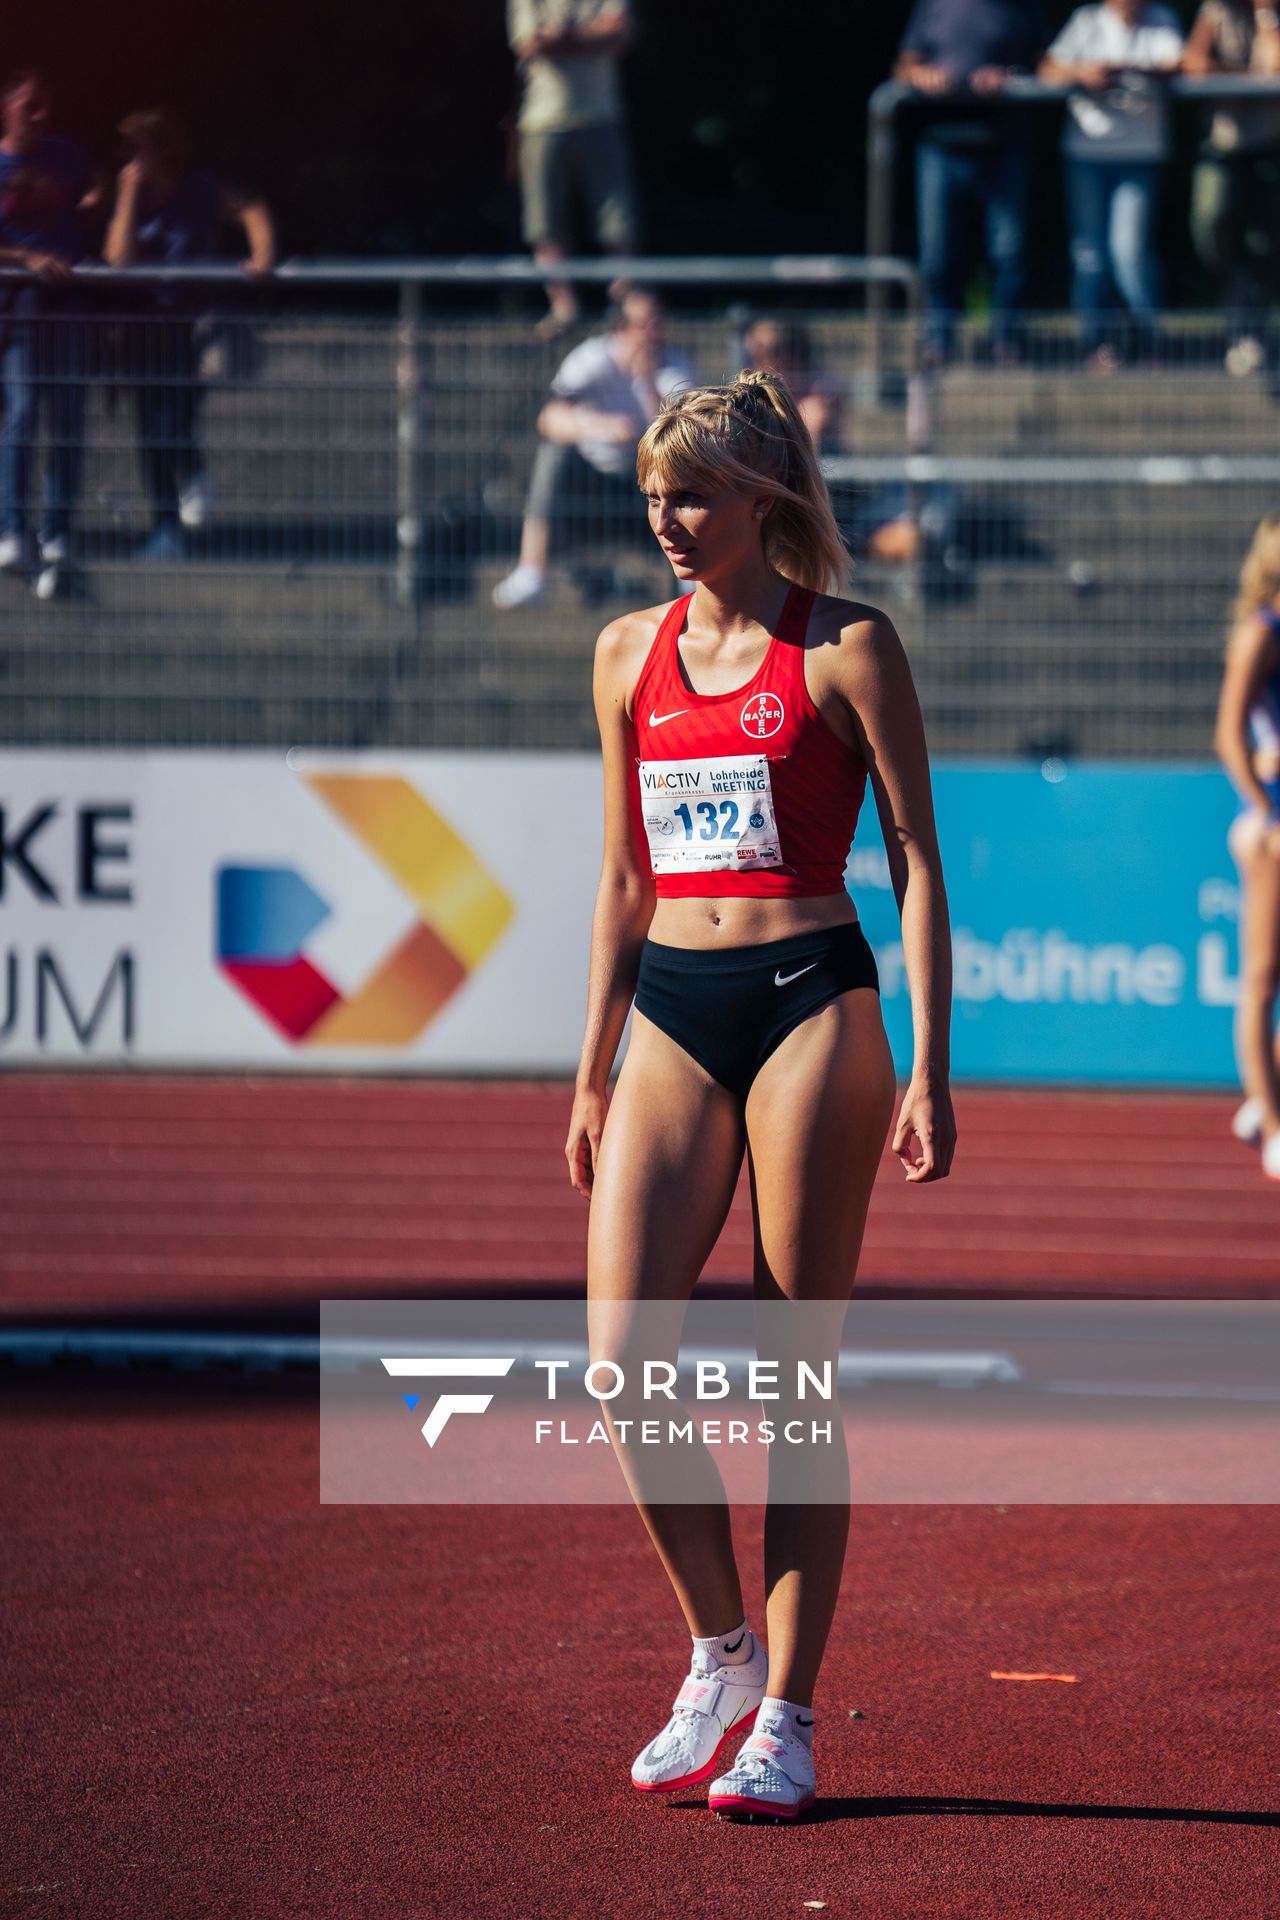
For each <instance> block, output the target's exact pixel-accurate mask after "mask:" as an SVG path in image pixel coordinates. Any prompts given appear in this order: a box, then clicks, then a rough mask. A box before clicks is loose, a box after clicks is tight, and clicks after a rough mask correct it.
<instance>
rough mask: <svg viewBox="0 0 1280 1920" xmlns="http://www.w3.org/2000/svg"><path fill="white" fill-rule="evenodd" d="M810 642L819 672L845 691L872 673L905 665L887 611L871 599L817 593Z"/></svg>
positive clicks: (892, 669)
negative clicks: (872, 602) (851, 598)
mask: <svg viewBox="0 0 1280 1920" xmlns="http://www.w3.org/2000/svg"><path fill="white" fill-rule="evenodd" d="M808 644H809V648H810V649H811V651H812V653H813V655H814V666H815V668H816V670H817V673H818V676H819V677H820V678H821V679H823V680H828V681H829V684H832V685H838V686H839V688H840V690H841V691H842V692H844V693H846V694H847V693H848V692H849V691H850V690H851V689H852V688H853V687H855V686H856V685H857V684H858V683H859V682H864V681H865V680H866V678H867V677H868V676H869V675H870V676H877V677H878V676H880V675H882V674H884V673H885V672H886V671H889V672H892V671H894V670H895V669H899V668H905V666H906V654H905V653H904V651H903V646H902V641H901V640H900V639H899V637H898V632H897V629H896V627H895V626H894V624H893V622H892V620H891V619H890V618H889V616H888V614H887V613H885V612H884V611H883V609H882V608H880V607H873V606H871V605H870V603H869V602H868V601H865V600H846V599H845V598H843V597H842V596H841V595H839V594H834V593H820V594H817V595H816V596H815V598H814V603H813V611H812V613H811V614H810V616H809V636H808Z"/></svg>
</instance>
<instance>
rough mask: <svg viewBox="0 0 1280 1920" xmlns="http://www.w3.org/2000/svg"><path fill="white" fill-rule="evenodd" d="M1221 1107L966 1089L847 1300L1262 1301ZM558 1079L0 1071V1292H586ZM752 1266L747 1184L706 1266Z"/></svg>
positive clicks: (234, 1300)
mask: <svg viewBox="0 0 1280 1920" xmlns="http://www.w3.org/2000/svg"><path fill="white" fill-rule="evenodd" d="M1234 1104H1235V1103H1234V1101H1232V1100H1231V1099H1229V1098H1226V1097H1223V1096H1205V1095H1185V1096H1149V1095H1135V1094H1091V1093H1059V1092H1036V1093H1024V1092H1006V1091H999V1092H992V1091H978V1090H968V1089H964V1090H962V1091H961V1092H960V1093H959V1094H958V1096H957V1113H958V1119H959V1125H960V1146H959V1150H958V1153H957V1156H956V1162H955V1166H954V1170H953V1172H952V1175H951V1178H950V1179H949V1180H947V1181H945V1182H942V1183H939V1184H938V1185H936V1186H931V1187H926V1188H917V1187H912V1186H909V1185H907V1184H906V1183H905V1181H904V1179H903V1177H902V1173H901V1169H900V1168H899V1166H898V1164H897V1162H896V1161H894V1160H893V1159H892V1158H891V1157H890V1156H888V1155H887V1154H886V1157H885V1161H884V1165H883V1167H882V1170H881V1175H880V1179H879V1182H878V1185H877V1188H876V1193H875V1198H874V1200H873V1203H872V1209H871V1216H870V1220H869V1223H868V1230H867V1238H866V1243H865V1246H864V1249H863V1256H862V1262H861V1267H860V1274H859V1284H860V1287H861V1289H862V1290H863V1292H865V1293H872V1294H873V1293H876V1292H884V1293H891V1294H926V1295H927V1294H933V1293H937V1292H940V1291H941V1292H949V1293H968V1294H987V1295H991V1296H999V1295H1002V1294H1009V1293H1023V1292H1028V1293H1033V1294H1037V1295H1044V1296H1049V1295H1053V1294H1063V1295H1065V1294H1077V1295H1080V1294H1090V1293H1093V1294H1108V1293H1127V1294H1135V1295H1152V1296H1155V1295H1163V1296H1166V1297H1176V1296H1179V1295H1182V1296H1195V1295H1206V1296H1208V1295H1212V1296H1215V1297H1220V1298H1241V1299H1244V1298H1260V1297H1270V1296H1274V1295H1275V1294H1276V1293H1277V1292H1280V1185H1276V1184H1274V1183H1270V1182H1268V1181H1266V1180H1265V1179H1264V1178H1263V1176H1262V1174H1261V1173H1260V1171H1259V1168H1258V1160H1257V1155H1256V1154H1254V1153H1252V1152H1250V1151H1248V1150H1246V1149H1244V1148H1242V1147H1240V1146H1239V1145H1238V1144H1237V1143H1236V1142H1235V1141H1234V1140H1232V1139H1231V1137H1230V1135H1229V1133H1228V1131H1227V1122H1228V1119H1229V1117H1230V1114H1231V1112H1232V1110H1233V1107H1234ZM568 1112H569V1089H568V1087H567V1086H566V1085H564V1084H563V1083H558V1082H545V1081H544V1082H485V1081H439V1080H417V1081H405V1080H381V1081H378V1080H368V1079H360V1080H345V1081H344V1080H332V1079H299V1078H290V1079H281V1078H275V1077H267V1078H259V1079H248V1078H243V1077H237V1078H226V1079H214V1078H198V1077H194V1076H188V1077H142V1076H120V1075H114V1074H113V1075H102V1076H98V1075H85V1074H79V1075H60V1074H48V1075H34V1074H28V1075H23V1074H14V1075H10V1076H8V1077H7V1078H5V1079H4V1080H3V1081H0V1207H2V1208H3V1216H4V1220H5V1234H4V1238H3V1243H2V1244H0V1311H3V1312H6V1313H8V1314H9V1315H11V1316H12V1315H23V1316H25V1317H27V1318H30V1317H33V1316H40V1315H41V1314H48V1313H50V1312H54V1313H57V1314H58V1315H68V1316H71V1315H75V1314H77V1313H82V1312H91V1311H98V1312H102V1311H105V1310H110V1309H134V1310H147V1311H149V1312H160V1313H164V1312H183V1313H186V1314H190V1313H193V1312H198V1311H199V1310H200V1309H201V1308H202V1307H207V1306H210V1305H215V1306H217V1307H218V1308H219V1309H220V1310H222V1311H223V1312H224V1313H228V1314H235V1313H238V1312H243V1311H248V1310H252V1311H254V1312H255V1313H257V1314H261V1313H262V1311H263V1310H264V1309H270V1308H273V1307H276V1306H280V1305H286V1306H288V1305H291V1306H292V1307H294V1308H295V1309H297V1308H302V1307H304V1306H309V1305H310V1304H311V1303H313V1302H314V1301H315V1300H316V1299H317V1298H320V1297H326V1296H331V1297H333V1296H341V1295H348V1294H359V1293H365V1294H373V1295H377V1294H380V1293H381V1294H396V1293H409V1294H413V1293H420V1292H427V1291H434V1292H437V1293H445V1294H447V1293H449V1292H450V1291H451V1290H454V1289H461V1288H468V1289H470V1288H478V1289H481V1290H483V1289H484V1287H485V1286H486V1284H487V1285H490V1286H498V1285H501V1286H503V1287H521V1288H523V1287H529V1288H532V1289H534V1290H538V1291H545V1290H546V1288H547V1287H548V1286H557V1287H560V1288H563V1289H568V1290H579V1289H581V1287H582V1284H583V1275H584V1248H585V1238H586V1203H585V1202H584V1201H583V1200H582V1198H581V1197H580V1196H579V1195H577V1194H576V1193H574V1192H573V1191H572V1189H571V1188H570V1186H569V1183H568V1177H567V1171H566V1167H565V1162H564V1158H563V1142H564V1134H565V1129H566V1126H567V1120H568ZM750 1270H751V1231H750V1214H749V1208H748V1203H747V1193H746V1183H745V1180H744V1182H743V1184H742V1187H741V1188H740V1190H739V1194H738V1197H737V1201H736V1202H735V1205H734V1209H733V1212H732V1214H731V1217H730V1219H729V1221H728V1223H727V1225H726V1227H725V1230H724V1233H723V1235H722V1236H721V1240H720V1243H719V1245H718V1247H717V1248H716V1251H715V1253H714V1255H713V1257H712V1259H711V1261H710V1263H709V1265H708V1268H707V1281H708V1283H709V1287H710V1288H717V1287H720V1288H739V1287H741V1286H742V1285H743V1283H744V1282H745V1280H746V1278H747V1276H749V1274H750Z"/></svg>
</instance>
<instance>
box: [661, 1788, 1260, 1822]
mask: <svg viewBox="0 0 1280 1920" xmlns="http://www.w3.org/2000/svg"><path fill="white" fill-rule="evenodd" d="M668 1804H669V1805H670V1807H671V1809H672V1811H673V1812H680V1813H702V1814H705V1813H706V1811H707V1803H706V1801H705V1800H675V1801H671V1802H669V1803H668ZM912 1813H915V1814H921V1813H940V1814H993V1813H1003V1814H1013V1815H1019V1814H1021V1815H1024V1816H1026V1817H1028V1818H1032V1819H1037V1820H1202V1821H1204V1822H1205V1823H1206V1825H1209V1826H1219V1827H1280V1813H1271V1812H1268V1813H1250V1812H1247V1811H1244V1812H1236V1811H1235V1810H1234V1809H1232V1808H1229V1807H1228V1808H1224V1807H1122V1806H1112V1805H1107V1804H1103V1805H1100V1806H1099V1805H1094V1804H1091V1803H1089V1802H1081V1803H1076V1802H1074V1801H1069V1800H964V1799H959V1798H956V1797H949V1796H947V1795H945V1794H942V1795H938V1796H936V1797H934V1796H929V1795H923V1794H921V1795H915V1796H910V1795H898V1794H882V1795H879V1796H876V1797H868V1798H866V1799H843V1800H837V1799H826V1800H821V1799H820V1800H817V1801H815V1802H814V1804H813V1806H811V1807H810V1808H809V1809H808V1811H807V1812H806V1813H802V1814H801V1815H800V1817H799V1818H798V1819H797V1820H796V1821H795V1823H794V1824H795V1825H796V1827H811V1826H814V1825H816V1823H817V1822H818V1821H820V1820H872V1819H881V1820H883V1819H892V1818H893V1817H894V1816H896V1815H900V1814H912ZM763 1824H764V1825H766V1826H775V1827H785V1826H790V1825H791V1824H792V1823H791V1822H790V1821H788V1820H774V1821H771V1820H769V1819H767V1818H766V1819H765V1820H764V1822H763Z"/></svg>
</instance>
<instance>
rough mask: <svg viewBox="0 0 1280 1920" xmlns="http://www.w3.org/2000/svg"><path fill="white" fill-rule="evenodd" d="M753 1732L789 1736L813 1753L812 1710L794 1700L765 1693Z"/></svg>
mask: <svg viewBox="0 0 1280 1920" xmlns="http://www.w3.org/2000/svg"><path fill="white" fill-rule="evenodd" d="M730 1637H731V1638H732V1636H730ZM755 1730H756V1732H757V1733H776V1734H789V1735H790V1736H791V1738H792V1739H794V1740H799V1741H800V1742H801V1743H802V1744H803V1745H804V1746H806V1747H808V1749H809V1751H810V1753H812V1752H813V1708H812V1707H801V1706H797V1704H796V1702H795V1701H794V1700H779V1699H778V1697H777V1695H776V1694H772V1693H766V1695H765V1697H764V1699H763V1700H762V1701H761V1702H760V1711H759V1713H758V1714H757V1715H756V1726H755Z"/></svg>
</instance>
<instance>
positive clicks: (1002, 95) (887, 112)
mask: <svg viewBox="0 0 1280 1920" xmlns="http://www.w3.org/2000/svg"><path fill="white" fill-rule="evenodd" d="M1161 87H1162V90H1163V91H1164V92H1167V94H1168V95H1169V96H1170V98H1172V99H1174V100H1190V101H1201V102H1208V101H1213V100H1259V99H1263V100H1265V99H1273V100H1280V77H1277V78H1275V79H1264V78H1259V77H1257V76H1253V75H1248V74H1244V75H1242V74H1231V73H1213V74H1182V73H1179V74H1171V75H1169V76H1168V77H1167V78H1165V79H1164V80H1162V82H1161ZM1079 91H1080V89H1079V88H1076V87H1070V86H1048V85H1046V83H1045V82H1044V81H1042V80H1033V79H1031V78H1030V77H1018V78H1014V79H1010V80H1008V81H1006V82H1005V84H1004V86H1003V87H1001V89H1000V91H999V92H998V93H995V94H991V93H984V94H981V95H979V94H975V93H974V92H973V91H972V90H971V89H970V88H968V87H957V88H955V89H953V90H952V91H951V92H950V93H948V94H946V95H937V94H924V93H921V92H920V90H919V88H917V87H911V86H907V85H906V84H905V83H904V82H903V81H901V80H884V81H882V82H881V84H880V85H879V86H878V87H877V88H876V89H875V91H874V92H873V93H872V95H871V98H870V100H869V101H868V103H867V187H866V192H867V202H866V239H867V253H868V255H869V257H870V258H871V259H873V260H875V259H879V258H881V257H882V256H887V255H890V254H892V252H893V238H894V234H893V210H894V201H895V197H896V188H897V174H898V130H899V116H900V114H901V112H902V110H903V109H904V108H910V107H913V106H916V107H919V106H924V105H928V106H930V107H933V108H936V107H937V106H938V105H939V103H940V101H944V100H945V101H948V102H952V101H953V102H955V103H956V105H957V106H958V107H959V108H960V109H961V111H963V108H964V105H965V103H966V102H969V103H974V102H978V101H980V102H981V105H982V108H983V111H984V112H988V111H995V112H998V111H999V107H1000V103H1001V102H1002V101H1003V102H1007V103H1008V104H1009V105H1010V106H1016V105H1019V104H1026V103H1028V102H1029V103H1032V104H1039V105H1052V104H1054V103H1057V104H1059V105H1061V104H1063V103H1064V102H1065V101H1067V100H1068V99H1069V98H1070V97H1071V95H1072V94H1073V93H1077V92H1079ZM867 311H868V320H869V323H870V336H871V337H870V341H869V347H868V351H869V355H870V359H871V363H872V365H873V366H875V365H877V364H878V359H879V342H880V327H881V323H882V321H883V318H884V305H883V301H882V299H881V297H880V295H879V292H878V290H877V289H876V288H874V287H873V289H872V293H871V297H870V300H869V302H868V310H867Z"/></svg>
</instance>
